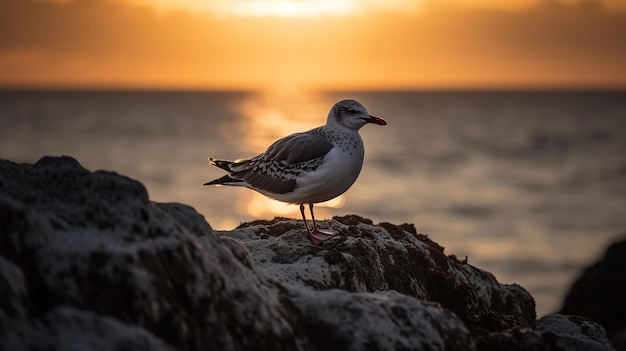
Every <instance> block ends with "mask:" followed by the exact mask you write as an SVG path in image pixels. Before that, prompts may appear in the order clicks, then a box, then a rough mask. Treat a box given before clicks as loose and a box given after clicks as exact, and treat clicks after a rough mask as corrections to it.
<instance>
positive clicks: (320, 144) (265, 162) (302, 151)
mask: <svg viewBox="0 0 626 351" xmlns="http://www.w3.org/2000/svg"><path fill="white" fill-rule="evenodd" d="M332 148H333V144H332V143H331V142H329V141H328V140H326V139H324V138H323V137H321V136H320V135H319V134H317V133H314V132H312V131H308V132H303V133H296V134H292V135H289V136H286V137H284V138H282V139H279V140H278V141H276V142H275V143H274V144H272V145H271V146H270V147H269V148H267V150H266V151H265V152H264V153H262V154H260V155H258V156H256V157H253V158H252V159H249V160H242V161H239V162H235V163H234V164H232V165H231V166H230V168H231V170H232V173H231V176H232V177H233V178H236V179H241V180H243V181H244V182H246V184H247V185H248V186H249V187H251V188H253V189H257V190H262V191H265V192H272V193H276V194H285V193H288V192H291V191H293V190H294V189H295V188H296V185H297V184H296V176H297V175H298V174H299V173H300V172H301V169H300V167H298V166H300V165H302V166H304V168H306V169H308V170H312V169H315V168H316V167H317V166H319V164H321V159H322V158H323V157H324V156H326V154H327V153H328V151H330V149H332Z"/></svg>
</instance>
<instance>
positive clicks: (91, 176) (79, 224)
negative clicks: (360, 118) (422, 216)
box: [0, 157, 610, 350]
mask: <svg viewBox="0 0 626 351" xmlns="http://www.w3.org/2000/svg"><path fill="white" fill-rule="evenodd" d="M324 224H325V225H327V226H330V227H333V228H335V229H336V230H337V231H339V235H338V236H337V237H335V238H333V239H331V240H328V241H326V242H325V243H324V244H323V245H321V246H319V247H315V246H312V245H311V244H310V243H309V242H308V241H307V239H306V238H305V236H304V234H303V233H302V227H301V225H300V224H299V223H298V222H297V221H293V220H288V219H275V220H273V221H259V222H255V223H249V224H245V225H242V227H241V228H238V229H236V230H233V231H231V232H221V233H215V232H214V231H213V230H212V229H211V227H210V226H209V225H208V224H207V223H206V221H205V220H204V218H203V217H202V216H201V215H199V214H198V213H197V212H196V211H195V210H194V209H192V208H190V207H188V206H185V205H181V204H159V203H154V202H151V201H150V200H149V199H148V195H147V192H146V190H145V188H144V187H143V186H142V185H141V184H140V183H138V182H136V181H133V180H131V179H128V178H126V177H123V176H120V175H117V174H115V173H111V172H102V171H98V172H89V171H87V170H85V169H84V168H82V167H81V166H80V165H79V164H78V162H77V161H76V160H74V159H71V158H68V157H64V158H43V159H41V160H40V161H39V162H37V163H36V164H34V165H29V164H21V165H18V164H14V163H11V162H7V161H1V162H0V349H1V350H24V349H46V350H84V349H89V350H212V349H215V350H253V349H254V350H270V349H271V350H328V349H336V350H433V349H439V350H443V349H445V350H474V349H485V350H487V349H498V348H500V349H502V348H504V349H507V348H509V349H533V350H561V349H574V350H576V349H580V350H587V349H597V350H608V349H610V346H609V344H608V342H607V341H606V338H605V337H604V334H603V332H604V330H603V329H602V328H601V327H599V326H598V325H597V324H595V323H593V322H590V321H588V320H585V319H580V318H574V317H565V316H562V315H553V316H549V317H545V318H543V319H541V320H540V321H538V322H536V321H535V311H534V301H533V299H532V297H531V296H530V295H529V294H528V292H526V290H524V289H523V288H522V287H520V286H517V285H502V284H499V283H498V282H497V281H496V279H495V278H494V277H493V275H491V274H490V273H488V272H485V271H482V270H480V269H478V268H476V267H473V266H471V265H470V264H468V263H466V262H463V261H459V260H457V259H456V258H454V257H448V256H446V255H445V254H444V250H443V248H442V247H440V246H439V245H437V244H436V243H434V242H432V241H431V240H429V239H428V238H427V237H426V236H424V235H420V234H418V233H416V231H415V229H414V227H413V226H411V225H401V226H396V225H393V224H388V223H381V224H379V225H373V224H372V223H371V221H369V220H367V219H363V218H360V217H357V216H348V217H342V218H336V219H334V220H332V221H327V222H324ZM513 346H515V348H513Z"/></svg>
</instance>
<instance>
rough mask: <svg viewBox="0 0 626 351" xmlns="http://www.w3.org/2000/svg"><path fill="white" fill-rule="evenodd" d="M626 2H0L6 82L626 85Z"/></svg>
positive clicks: (1, 66) (1, 69) (0, 52)
mask: <svg viewBox="0 0 626 351" xmlns="http://www.w3.org/2000/svg"><path fill="white" fill-rule="evenodd" d="M625 62H626V2H625V1H623V0H582V1H577V0H567V1H565V0H563V1H560V0H508V1H501V0H498V1H495V0H391V1H390V0H387V1H385V0H364V1H356V0H301V1H284V0H283V1H271V0H270V1H267V0H263V1H255V0H233V1H223V0H151V1H148V0H47V1H44V0H0V87H4V88H157V89H229V90H232V89H246V90H249V89H270V88H275V89H300V88H305V89H358V90H372V89H373V90H387V89H449V88H451V89H458V88H481V89H483V88H522V89H526V88H531V89H534V88H541V89H546V88H547V89H552V88H573V89H588V88H591V89H606V88H610V89H616V88H617V89H624V88H626V64H625Z"/></svg>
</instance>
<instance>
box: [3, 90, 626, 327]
mask: <svg viewBox="0 0 626 351" xmlns="http://www.w3.org/2000/svg"><path fill="white" fill-rule="evenodd" d="M344 98H352V99H357V100H359V101H360V102H362V103H363V104H364V105H365V106H366V108H367V109H368V110H369V112H370V113H371V114H372V115H375V116H379V117H382V118H384V119H385V120H386V121H387V122H388V123H389V125H387V126H384V127H380V126H376V125H367V126H365V127H364V128H363V129H362V130H361V135H362V136H363V139H364V142H365V163H364V165H363V170H362V172H361V175H360V177H359V179H358V180H357V182H356V184H355V185H354V186H353V187H352V188H351V189H350V190H349V191H348V192H346V193H345V194H344V195H343V196H342V197H340V198H338V199H336V200H335V201H332V202H330V203H327V204H322V205H320V206H316V217H318V218H331V217H332V216H334V215H346V214H358V215H360V216H363V217H367V218H370V219H372V220H373V221H374V222H375V223H376V222H383V221H385V222H391V223H396V224H401V223H413V224H415V226H416V228H417V230H418V231H419V232H420V233H424V234H427V235H428V236H429V237H430V238H431V239H433V240H434V241H436V242H438V243H439V244H441V245H442V246H444V247H445V252H446V253H447V254H454V255H456V256H457V257H459V258H461V259H465V258H466V257H467V258H468V261H469V263H470V264H472V265H475V266H477V267H479V268H482V269H485V270H487V271H490V272H492V273H493V274H494V275H495V276H496V278H497V279H498V281H499V282H501V283H517V284H520V285H522V286H523V287H525V288H526V289H528V290H529V291H530V292H531V293H532V294H533V296H534V297H535V299H536V302H537V312H538V315H539V316H541V315H544V314H546V313H550V312H554V311H556V310H558V309H559V307H560V304H561V302H562V299H563V297H564V294H565V293H566V291H567V288H568V287H569V286H570V285H571V283H572V282H573V280H574V279H575V278H576V277H577V276H578V275H579V274H580V273H581V270H582V269H583V267H585V266H586V265H588V264H590V263H591V262H593V261H594V260H595V259H597V258H598V257H599V256H600V255H601V254H602V253H603V251H604V249H605V248H606V246H607V245H608V244H609V243H610V242H612V241H614V240H616V239H618V238H623V237H625V236H626V93H621V92H424V91H422V92H330V93H328V92H326V93H291V94H284V93H283V94H262V93H254V92H163V91H161V92H145V91H143V92H123V91H114V92H105V91H87V92H32V91H31V92H8V91H4V92H0V126H1V127H0V158H3V159H9V160H12V161H15V162H29V163H32V162H35V161H37V160H38V159H39V158H40V157H42V156H45V155H70V156H73V157H75V158H76V159H77V160H78V161H79V162H80V163H81V164H82V165H83V166H84V167H86V168H87V169H90V170H93V171H95V170H99V169H103V170H111V171H115V172H118V173H120V174H123V175H126V176H129V177H131V178H134V179H136V180H138V181H140V182H142V183H143V184H144V185H145V186H146V187H147V189H148V192H149V195H150V198H151V199H152V200H153V201H159V202H181V203H185V204H188V205H191V206H193V207H194V208H196V210H197V211H198V212H200V213H201V214H203V215H204V216H205V218H206V219H207V221H208V222H209V223H210V224H211V225H212V226H213V228H214V229H220V230H227V229H232V228H233V227H235V226H237V225H238V224H239V223H241V222H245V221H250V220H254V219H260V218H263V219H270V218H273V217H274V216H277V215H280V216H289V217H294V218H298V217H299V213H298V208H297V206H293V205H290V206H286V205H283V204H280V203H276V202H273V201H270V200H268V199H266V198H265V197H263V196H260V195H258V194H256V193H254V192H253V191H250V190H248V189H243V188H227V187H203V186H202V185H201V184H202V183H204V182H206V181H209V180H212V179H214V178H217V177H220V176H221V175H222V174H223V173H222V172H221V171H220V170H219V169H216V168H213V167H211V166H210V165H208V163H207V157H208V156H211V157H217V158H224V159H237V158H245V157H251V156H254V155H256V154H258V153H259V152H262V151H263V150H264V149H265V148H266V147H267V146H269V145H270V144H271V143H272V142H273V141H274V140H276V139H277V138H279V137H281V136H284V135H287V134H289V133H293V132H297V131H303V130H306V129H309V128H313V127H315V126H318V125H321V124H323V123H324V122H325V120H326V116H327V113H328V110H329V109H330V107H331V106H332V104H333V103H335V102H336V101H338V100H341V99H344Z"/></svg>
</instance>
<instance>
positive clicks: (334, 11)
mask: <svg viewBox="0 0 626 351" xmlns="http://www.w3.org/2000/svg"><path fill="white" fill-rule="evenodd" d="M354 11H355V5H354V3H353V1H350V0H317V1H316V0H308V1H288V0H280V1H272V0H264V1H251V2H250V1H237V2H235V3H233V14H235V15H238V16H255V17H268V16H275V17H319V16H343V15H348V14H350V13H352V12H354Z"/></svg>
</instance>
